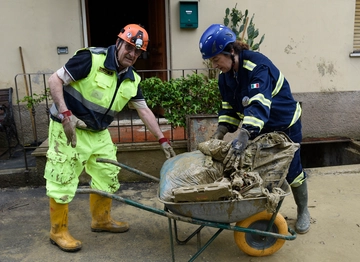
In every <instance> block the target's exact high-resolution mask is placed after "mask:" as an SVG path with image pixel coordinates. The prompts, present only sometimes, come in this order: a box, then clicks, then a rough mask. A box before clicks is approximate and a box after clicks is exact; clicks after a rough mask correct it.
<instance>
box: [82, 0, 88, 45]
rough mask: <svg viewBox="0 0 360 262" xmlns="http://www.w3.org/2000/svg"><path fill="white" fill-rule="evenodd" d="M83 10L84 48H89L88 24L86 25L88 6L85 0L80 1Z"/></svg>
mask: <svg viewBox="0 0 360 262" xmlns="http://www.w3.org/2000/svg"><path fill="white" fill-rule="evenodd" d="M80 8H81V23H82V31H83V45H84V46H83V47H88V46H89V43H88V34H87V23H86V20H87V19H86V6H85V0H81V1H80Z"/></svg>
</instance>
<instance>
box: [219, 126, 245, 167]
mask: <svg viewBox="0 0 360 262" xmlns="http://www.w3.org/2000/svg"><path fill="white" fill-rule="evenodd" d="M249 137H250V134H249V131H247V130H246V129H244V128H241V129H240V133H239V135H238V137H237V138H235V139H234V140H233V141H232V142H231V147H230V149H229V151H228V154H227V155H226V157H225V159H224V161H223V164H224V165H225V169H229V168H231V167H235V166H234V164H235V163H239V162H240V157H241V153H242V152H243V151H244V150H245V147H246V146H247V143H248V141H249ZM235 168H236V167H235Z"/></svg>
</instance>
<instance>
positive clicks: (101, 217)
mask: <svg viewBox="0 0 360 262" xmlns="http://www.w3.org/2000/svg"><path fill="white" fill-rule="evenodd" d="M111 203H112V199H111V198H108V197H103V196H100V195H98V194H90V212H91V215H92V221H91V231H93V232H112V233H123V232H126V231H128V230H129V224H128V223H127V222H118V221H114V220H113V219H112V218H111V216H110V211H111Z"/></svg>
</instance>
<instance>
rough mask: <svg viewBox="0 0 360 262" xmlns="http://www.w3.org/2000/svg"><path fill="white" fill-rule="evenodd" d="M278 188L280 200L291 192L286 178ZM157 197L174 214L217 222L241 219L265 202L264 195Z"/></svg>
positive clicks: (257, 211)
mask: <svg viewBox="0 0 360 262" xmlns="http://www.w3.org/2000/svg"><path fill="white" fill-rule="evenodd" d="M280 188H281V189H282V190H283V191H284V192H285V193H283V194H282V195H281V196H280V199H281V200H282V199H283V198H284V197H285V196H287V195H289V194H290V193H291V189H290V186H289V184H288V183H287V181H286V180H285V181H284V182H283V184H282V186H281V187H280ZM158 199H159V201H160V202H162V203H163V204H164V205H165V207H166V208H167V209H169V210H170V211H171V212H172V213H174V214H178V215H182V216H186V217H191V218H196V219H201V220H207V221H212V222H217V223H233V222H238V221H242V220H244V219H246V218H248V217H250V216H252V215H254V214H256V213H259V212H261V211H264V210H265V209H266V207H265V205H266V203H267V197H266V196H261V197H256V198H244V199H239V200H222V201H206V202H178V203H175V202H168V201H164V200H161V199H160V198H159V197H158Z"/></svg>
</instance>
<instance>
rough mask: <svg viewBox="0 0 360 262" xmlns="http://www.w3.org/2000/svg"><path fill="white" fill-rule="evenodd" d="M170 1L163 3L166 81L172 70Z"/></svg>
mask: <svg viewBox="0 0 360 262" xmlns="http://www.w3.org/2000/svg"><path fill="white" fill-rule="evenodd" d="M170 9H171V8H170V0H168V1H166V2H165V10H166V12H165V16H166V21H165V31H166V57H167V58H166V60H167V61H166V64H167V67H168V68H167V69H170V70H167V79H168V80H169V79H170V78H171V72H172V71H171V70H172V68H173V64H172V63H173V61H172V50H171V12H170Z"/></svg>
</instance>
